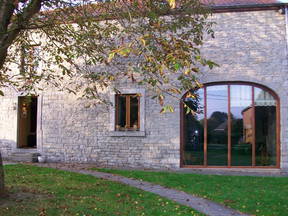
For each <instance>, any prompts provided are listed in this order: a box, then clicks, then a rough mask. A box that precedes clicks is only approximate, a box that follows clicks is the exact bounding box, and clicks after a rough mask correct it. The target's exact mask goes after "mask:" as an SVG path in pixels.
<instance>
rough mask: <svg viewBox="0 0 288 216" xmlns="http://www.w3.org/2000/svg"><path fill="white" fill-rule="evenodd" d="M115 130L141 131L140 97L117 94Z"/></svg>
mask: <svg viewBox="0 0 288 216" xmlns="http://www.w3.org/2000/svg"><path fill="white" fill-rule="evenodd" d="M115 105H116V106H115V107H116V110H115V130H116V131H139V130H140V95H139V94H116V95H115Z"/></svg>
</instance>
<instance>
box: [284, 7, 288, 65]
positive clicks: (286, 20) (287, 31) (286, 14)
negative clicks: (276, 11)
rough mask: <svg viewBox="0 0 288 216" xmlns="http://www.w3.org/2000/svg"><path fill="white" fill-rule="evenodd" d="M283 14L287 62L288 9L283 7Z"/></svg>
mask: <svg viewBox="0 0 288 216" xmlns="http://www.w3.org/2000/svg"><path fill="white" fill-rule="evenodd" d="M284 13H285V26H286V57H287V61H288V8H287V6H285V8H284Z"/></svg>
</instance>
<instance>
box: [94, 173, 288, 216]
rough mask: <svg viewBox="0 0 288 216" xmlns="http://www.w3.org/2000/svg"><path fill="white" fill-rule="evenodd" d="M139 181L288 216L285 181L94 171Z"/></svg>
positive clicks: (249, 209) (252, 210)
mask: <svg viewBox="0 0 288 216" xmlns="http://www.w3.org/2000/svg"><path fill="white" fill-rule="evenodd" d="M96 170H99V171H103V172H109V173H115V174H119V175H123V176H126V177H130V178H135V179H142V180H144V181H148V182H153V183H156V184H159V185H163V186H166V187H169V188H175V189H178V190H181V191H185V192H187V193H190V194H194V195H197V196H200V197H204V198H207V199H210V200H214V201H216V202H218V203H222V204H225V205H226V206H230V207H232V208H234V209H237V210H239V211H241V212H246V213H250V214H253V215H261V216H262V215H265V216H266V215H267V216H268V215H269V216H276V215H283V216H287V215H288V178H287V177H251V176H219V175H198V174H187V173H185V174H184V173H172V172H151V171H150V172H148V171H128V170H110V169H96Z"/></svg>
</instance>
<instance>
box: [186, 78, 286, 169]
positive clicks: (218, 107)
mask: <svg viewBox="0 0 288 216" xmlns="http://www.w3.org/2000/svg"><path fill="white" fill-rule="evenodd" d="M196 92H197V94H198V96H199V97H198V100H197V101H195V99H192V98H191V97H189V96H188V95H189V92H187V93H186V94H185V95H184V96H183V98H182V102H181V104H182V105H181V107H182V112H181V115H182V118H181V119H182V123H181V124H182V138H181V165H182V166H204V167H209V166H210V167H213V166H215V167H218V166H221V167H279V151H280V150H279V111H278V108H279V100H278V97H277V95H276V94H275V93H274V92H273V91H271V90H269V89H268V88H265V87H263V86H260V85H256V84H249V83H242V82H230V83H214V84H207V85H205V86H204V87H203V88H201V89H199V90H197V91H196ZM190 93H195V91H194V92H191V91H190ZM189 109H192V110H193V111H195V112H196V114H195V115H192V114H186V113H187V110H189Z"/></svg>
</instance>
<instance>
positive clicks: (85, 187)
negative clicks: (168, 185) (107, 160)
mask: <svg viewBox="0 0 288 216" xmlns="http://www.w3.org/2000/svg"><path fill="white" fill-rule="evenodd" d="M5 174H6V186H7V188H8V190H9V192H10V194H11V197H10V198H6V199H2V200H0V215H3V216H4V215H5V216H10V215H11V216H18V215H21V216H26V215H39V216H44V215H45V216H46V215H51V216H56V215H81V216H84V215H86V216H88V215H101V216H105V215H107V216H108V215H109V216H114V215H121V216H122V215H129V216H130V215H131V216H132V215H137V216H138V215H139V216H140V215H149V216H154V215H171V216H172V215H173V216H174V215H202V214H199V213H197V212H196V211H194V210H192V209H191V208H188V207H184V206H181V205H178V204H177V203H175V202H172V201H169V200H167V199H164V198H162V197H160V196H157V195H154V194H152V193H148V192H144V191H141V190H139V189H136V188H132V187H129V186H126V185H123V184H119V183H115V182H111V181H107V180H102V179H98V178H95V177H93V176H89V175H82V174H77V173H72V172H66V171H60V170H55V169H50V168H40V167H34V166H28V165H7V166H5ZM23 193H25V194H30V195H29V197H28V198H27V197H26V198H23V197H22V198H19V197H18V199H16V198H14V199H13V197H14V196H15V195H17V194H18V195H21V194H22V195H23ZM13 194H14V195H13Z"/></svg>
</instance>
